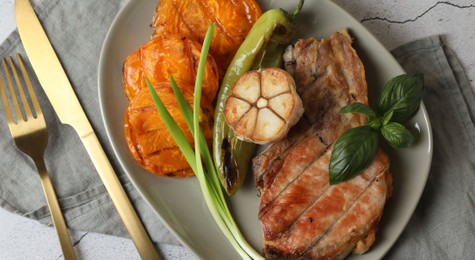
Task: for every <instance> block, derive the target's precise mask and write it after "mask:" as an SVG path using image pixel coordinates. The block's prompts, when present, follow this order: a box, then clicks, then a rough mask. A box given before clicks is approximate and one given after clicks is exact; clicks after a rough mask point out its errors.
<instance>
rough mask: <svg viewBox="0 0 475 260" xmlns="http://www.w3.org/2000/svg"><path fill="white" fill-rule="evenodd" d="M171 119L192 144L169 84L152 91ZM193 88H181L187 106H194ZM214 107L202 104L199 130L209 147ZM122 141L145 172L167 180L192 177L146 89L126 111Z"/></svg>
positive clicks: (140, 92)
mask: <svg viewBox="0 0 475 260" xmlns="http://www.w3.org/2000/svg"><path fill="white" fill-rule="evenodd" d="M154 88H155V90H156V91H157V94H158V96H159V97H160V99H161V100H162V102H163V103H164V105H165V107H166V108H167V110H168V111H169V112H170V114H171V116H172V117H173V118H174V119H175V121H176V122H177V124H178V125H179V127H180V129H181V130H182V131H183V132H184V134H185V136H186V138H187V139H188V141H189V142H190V143H191V144H193V136H192V134H191V132H190V131H189V129H188V126H187V125H186V123H185V120H184V118H183V115H182V113H181V111H180V108H179V107H178V103H177V101H176V98H175V95H174V93H173V90H172V88H171V86H170V84H169V83H162V84H158V85H157V86H155V87H154ZM190 88H192V86H186V87H183V88H182V92H183V95H184V96H185V99H186V100H187V101H188V103H189V104H190V106H192V105H193V92H192V91H190V90H189V89H190ZM213 113H214V112H213V107H212V106H211V104H210V103H208V102H204V103H202V104H201V111H200V126H201V128H202V130H203V133H204V135H205V138H206V140H207V142H208V144H210V143H211V138H212V122H213ZM124 122H125V123H124V130H125V138H126V141H127V146H128V148H129V150H130V152H131V154H132V155H133V157H134V159H135V160H136V161H137V163H138V164H139V165H140V166H142V167H143V168H145V169H146V170H148V171H150V172H152V173H154V174H156V175H159V176H168V177H178V178H179V177H188V176H193V175H194V173H193V171H192V170H191V168H190V166H189V165H188V163H187V161H186V159H185V157H184V156H183V154H182V153H181V151H180V149H179V148H178V146H177V145H176V142H175V140H174V139H173V137H172V136H171V134H170V132H169V130H168V129H167V127H166V126H165V123H164V122H163V120H162V118H161V116H160V114H159V112H158V111H157V109H156V107H155V103H154V101H153V99H152V96H151V95H150V92H149V91H148V89H147V88H144V89H142V90H140V91H139V92H138V93H137V94H136V95H135V97H134V98H133V99H132V100H131V102H130V104H129V106H128V107H127V110H126V111H125V120H124Z"/></svg>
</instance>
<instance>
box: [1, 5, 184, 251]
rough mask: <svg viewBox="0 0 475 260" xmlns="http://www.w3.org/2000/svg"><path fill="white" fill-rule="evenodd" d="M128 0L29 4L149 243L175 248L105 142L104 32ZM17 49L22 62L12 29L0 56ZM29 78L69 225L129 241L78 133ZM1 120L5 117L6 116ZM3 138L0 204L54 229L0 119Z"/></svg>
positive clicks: (35, 181)
mask: <svg viewBox="0 0 475 260" xmlns="http://www.w3.org/2000/svg"><path fill="white" fill-rule="evenodd" d="M125 2H126V1H124V0H115V1H95V0H85V1H59V0H54V1H34V2H33V4H34V6H35V11H36V13H37V14H38V16H39V19H40V21H42V24H43V26H44V28H45V30H46V33H47V34H48V35H49V37H50V40H51V43H52V45H53V46H54V47H55V50H56V52H57V54H58V56H59V59H60V60H61V62H62V65H63V67H64V69H65V71H66V73H67V74H68V76H69V79H70V81H71V84H72V85H73V86H74V89H75V91H76V94H77V95H78V98H79V99H80V102H81V104H82V105H83V108H84V110H85V111H86V114H87V116H88V118H89V120H90V121H91V124H92V126H93V128H94V130H95V131H96V134H97V135H98V138H99V140H100V141H101V143H102V145H103V147H104V149H105V151H106V153H107V154H108V155H109V159H110V160H111V163H112V165H113V167H114V168H115V170H116V173H117V174H118V176H119V178H120V180H121V182H122V184H123V186H124V187H125V189H126V191H127V193H128V195H129V198H130V199H131V201H132V202H133V204H134V206H135V209H136V210H137V211H138V213H139V215H140V218H141V219H142V221H143V222H144V224H145V227H146V229H147V230H148V232H149V234H150V236H151V238H152V240H153V241H155V242H158V243H160V244H173V245H179V243H178V241H177V240H176V239H175V238H174V236H173V235H172V234H171V233H170V232H169V231H168V230H167V228H165V227H164V226H163V224H162V223H161V222H160V221H159V219H158V217H157V215H156V214H155V213H154V212H153V211H152V209H151V208H150V206H149V205H148V204H147V203H146V202H145V201H144V200H143V199H142V198H141V197H140V195H139V194H138V192H137V191H136V190H135V189H134V187H133V186H132V184H131V183H130V182H129V180H128V178H127V177H126V176H125V174H124V172H123V171H122V169H121V167H120V165H119V163H118V161H117V160H116V159H115V157H114V153H113V151H112V148H111V146H110V145H109V141H108V139H107V136H106V132H105V129H104V126H103V122H102V118H101V115H100V111H99V101H98V93H97V92H98V87H97V68H98V61H99V55H100V51H101V47H102V43H103V41H104V37H105V35H106V33H107V30H108V29H109V27H110V24H111V23H112V21H113V19H114V17H115V15H116V14H117V12H118V11H119V9H120V8H121V6H122V5H123V4H124V3H125ZM150 19H151V18H150ZM16 52H19V53H22V55H23V57H24V58H25V59H26V55H25V51H24V49H23V46H22V44H21V42H20V39H19V36H18V33H17V31H14V32H13V33H12V35H10V36H9V37H8V38H7V40H6V41H5V42H4V43H3V44H2V45H1V46H0V56H1V57H7V56H13V55H15V53H16ZM30 71H32V70H31V68H30ZM31 75H34V74H33V73H31ZM32 79H33V82H32V83H33V85H34V86H35V89H36V92H37V94H38V98H39V99H40V104H41V105H42V109H43V113H44V115H45V118H46V121H47V125H48V135H49V143H48V147H47V150H46V154H45V161H46V164H47V168H48V171H49V174H50V176H51V179H52V182H53V186H54V187H55V190H56V193H57V196H58V198H59V203H60V205H61V208H62V209H63V214H64V217H65V220H66V222H67V225H68V227H69V228H71V229H73V230H81V231H94V232H99V233H105V234H110V235H116V236H128V234H127V233H126V231H125V228H124V226H123V224H122V222H121V220H120V218H119V215H118V214H117V211H116V209H115V207H114V205H113V204H112V201H111V200H110V198H109V196H108V193H107V191H106V189H105V187H104V185H103V184H102V181H101V179H100V177H99V175H98V174H97V172H96V170H95V168H94V166H93V164H92V162H91V161H90V159H89V156H88V154H87V153H86V151H85V149H84V147H83V145H82V143H81V141H80V139H79V137H78V136H77V134H76V132H74V130H73V129H72V128H71V127H70V126H66V125H62V124H61V123H60V122H59V119H58V118H57V116H56V114H55V112H54V110H53V108H52V106H51V105H50V103H49V101H48V99H47V97H46V95H45V94H44V92H43V90H42V89H41V88H40V87H39V86H40V85H39V83H38V82H37V79H36V77H33V78H32ZM3 80H4V79H3ZM4 82H5V81H4ZM119 91H120V89H119ZM1 117H4V114H3V112H1ZM1 121H4V119H3V118H2V119H1ZM0 136H1V138H0V149H1V150H2V156H1V157H0V206H1V207H3V208H4V209H6V210H8V211H11V212H13V213H16V214H19V215H22V216H26V217H28V218H32V219H37V220H38V221H40V222H41V223H43V224H46V225H52V222H51V217H50V214H49V210H48V207H47V205H46V200H45V198H44V195H43V191H42V187H41V184H40V181H39V178H38V173H37V171H36V168H35V166H34V164H33V162H32V161H31V160H30V158H28V157H26V156H24V155H23V154H22V153H21V152H20V151H19V150H17V149H16V147H15V145H14V143H13V140H12V138H11V135H10V133H9V130H8V127H7V123H6V121H4V122H0Z"/></svg>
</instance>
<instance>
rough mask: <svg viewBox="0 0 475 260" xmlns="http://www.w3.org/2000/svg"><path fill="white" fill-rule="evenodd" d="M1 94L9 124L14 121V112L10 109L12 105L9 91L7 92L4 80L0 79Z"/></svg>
mask: <svg viewBox="0 0 475 260" xmlns="http://www.w3.org/2000/svg"><path fill="white" fill-rule="evenodd" d="M0 96H2V104H3V110H4V111H5V116H6V118H7V122H8V124H12V123H13V117H12V112H11V111H10V105H9V104H8V99H7V93H6V92H5V86H4V85H3V80H1V79H0Z"/></svg>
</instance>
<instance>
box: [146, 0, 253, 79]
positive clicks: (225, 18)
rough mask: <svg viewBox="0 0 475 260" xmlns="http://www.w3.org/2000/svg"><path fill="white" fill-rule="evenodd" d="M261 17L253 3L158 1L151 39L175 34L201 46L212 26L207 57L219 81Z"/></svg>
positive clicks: (240, 0) (246, 0) (238, 0)
mask: <svg viewBox="0 0 475 260" xmlns="http://www.w3.org/2000/svg"><path fill="white" fill-rule="evenodd" d="M261 14H262V10H261V8H260V7H259V5H258V4H257V3H256V2H255V1H254V0H160V2H159V4H158V6H157V9H156V10H155V15H154V17H153V21H152V26H153V27H155V32H154V35H153V36H154V37H162V36H163V35H167V34H170V33H177V34H180V35H183V36H185V37H187V38H189V39H193V40H196V41H198V42H200V43H202V42H203V39H204V37H205V34H206V31H207V29H208V26H209V25H210V24H211V23H213V22H215V23H216V29H215V33H214V35H213V40H212V42H211V48H210V53H211V55H212V56H213V57H214V59H215V60H216V63H217V64H218V69H219V73H220V77H221V78H222V77H223V76H224V73H225V72H226V69H227V67H228V65H229V63H230V62H231V60H232V58H233V57H234V54H235V53H236V51H237V49H238V48H239V46H240V45H241V43H242V42H243V41H244V38H246V35H247V33H248V32H249V30H250V29H251V27H252V25H253V24H254V22H255V21H256V20H257V18H259V16H260V15H261Z"/></svg>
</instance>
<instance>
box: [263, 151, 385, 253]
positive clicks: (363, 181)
mask: <svg viewBox="0 0 475 260" xmlns="http://www.w3.org/2000/svg"><path fill="white" fill-rule="evenodd" d="M330 153H331V152H329V153H328V157H329V155H330ZM381 156H383V154H382V153H381V152H380V153H379V154H378V158H381ZM327 160H329V158H327ZM323 165H325V164H323ZM381 166H383V167H381ZM384 166H386V167H384ZM386 171H387V164H386V165H384V163H383V162H381V161H375V163H373V164H372V165H371V166H370V168H368V169H367V170H365V171H364V172H363V173H362V174H360V175H359V176H357V177H355V178H354V179H352V180H351V181H348V182H345V183H342V184H339V185H334V186H329V185H328V169H325V168H324V169H323V172H321V174H319V176H324V177H326V178H327V183H326V185H325V186H324V191H323V192H322V193H321V194H320V195H319V196H318V198H317V199H315V201H314V202H313V203H312V204H311V205H310V206H308V207H307V208H306V209H305V211H304V212H302V213H301V214H300V215H299V216H298V218H297V219H296V220H295V221H294V222H292V224H291V225H290V226H289V227H288V228H287V229H286V230H284V231H281V232H280V234H281V235H280V236H279V237H277V238H272V239H274V240H273V241H272V245H273V246H272V245H271V246H270V247H267V248H271V249H272V251H273V252H274V253H275V254H276V253H277V252H294V254H295V255H301V256H302V255H303V254H304V253H305V252H307V250H308V249H309V248H311V247H313V246H315V245H316V244H317V243H318V241H320V239H321V238H322V237H324V236H325V235H326V234H328V233H329V232H330V231H331V230H332V228H333V227H334V226H335V225H336V224H337V223H339V220H341V219H343V218H344V217H345V216H346V215H347V214H348V212H350V211H351V209H352V208H353V207H354V205H355V204H357V202H358V201H359V200H360V198H362V196H364V194H366V193H367V190H368V188H369V187H370V186H371V185H372V183H373V182H375V181H376V180H377V179H378V177H379V176H381V175H382V174H384V173H385V172H386ZM370 176H372V178H370ZM345 191H346V192H345ZM348 191H350V193H349V194H348ZM355 193H356V194H355ZM352 194H353V195H356V198H354V196H352ZM345 195H346V196H345ZM348 195H350V196H349V198H348ZM335 201H336V202H335ZM341 201H343V203H346V204H344V205H343V206H342V207H343V209H344V210H343V211H341V210H340V208H335V205H337V206H338V205H340V204H338V202H341ZM288 206H290V205H288ZM325 211H327V212H326V213H327V214H323V212H325ZM329 212H333V213H334V214H336V218H335V217H333V216H331V218H329V219H327V220H326V224H325V223H322V220H321V218H319V217H318V216H319V215H323V216H325V217H327V218H328V217H329V216H330V215H329V214H328V213H329ZM319 213H322V214H319ZM309 218H312V219H313V221H312V223H309V222H308V219H309ZM278 220H279V221H282V218H279V219H278ZM332 221H333V222H332ZM312 225H314V226H312ZM317 225H318V226H317ZM310 227H313V228H311V230H309V228H310ZM318 228H320V230H318ZM296 229H297V230H296ZM305 231H306V232H305ZM312 232H313V233H312ZM305 235H306V236H307V239H306V238H303V236H305ZM307 242H309V243H307ZM276 255H279V254H278V253H277V254H276ZM280 256H282V255H280Z"/></svg>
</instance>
